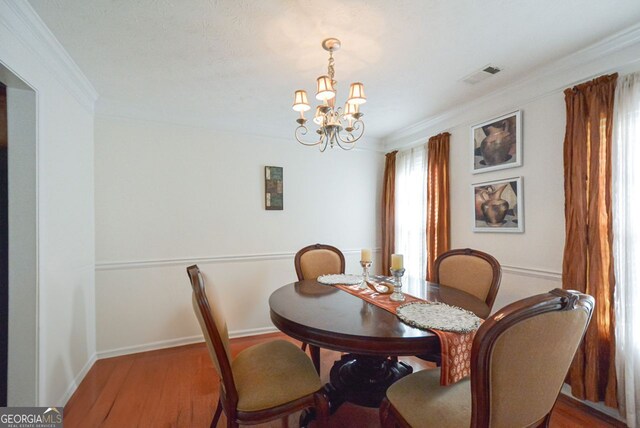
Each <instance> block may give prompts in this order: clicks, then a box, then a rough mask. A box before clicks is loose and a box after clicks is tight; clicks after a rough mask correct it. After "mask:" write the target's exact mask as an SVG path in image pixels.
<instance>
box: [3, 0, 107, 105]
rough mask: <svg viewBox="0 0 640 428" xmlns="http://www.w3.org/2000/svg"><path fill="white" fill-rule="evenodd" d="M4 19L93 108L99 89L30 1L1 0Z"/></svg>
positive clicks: (66, 87)
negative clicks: (96, 88)
mask: <svg viewBox="0 0 640 428" xmlns="http://www.w3.org/2000/svg"><path fill="white" fill-rule="evenodd" d="M0 7H1V9H0V10H1V11H2V13H0V22H1V23H2V24H4V25H5V26H6V27H7V28H9V30H10V31H11V33H12V34H13V35H14V36H16V37H17V38H19V39H20V40H21V41H22V42H23V44H24V45H25V46H26V47H27V48H28V49H30V50H31V51H32V52H33V53H34V54H35V55H36V57H37V58H38V59H39V60H40V61H41V63H42V65H43V66H44V67H46V68H47V71H49V72H50V73H51V75H52V76H53V77H55V79H56V80H57V81H58V82H60V84H61V85H62V86H63V87H64V88H65V89H66V90H67V91H68V92H69V93H70V94H72V95H73V96H74V98H76V100H78V102H79V103H80V104H81V105H82V106H83V107H84V108H85V109H86V110H88V111H89V112H91V113H93V112H94V106H95V102H96V100H97V99H98V93H97V92H96V90H95V88H94V87H93V85H92V84H91V82H90V81H89V79H87V77H86V76H85V75H84V73H83V72H82V70H80V67H78V65H77V64H76V63H75V62H74V61H73V59H72V58H71V56H69V53H68V52H67V51H66V50H65V49H64V47H63V46H62V44H60V42H59V41H58V39H56V37H55V36H54V35H53V33H52V32H51V30H49V28H48V27H47V26H46V24H45V23H44V22H43V21H42V19H41V18H40V16H38V14H37V13H36V11H35V10H34V9H33V8H32V7H31V5H30V4H29V3H28V2H27V1H11V0H0Z"/></svg>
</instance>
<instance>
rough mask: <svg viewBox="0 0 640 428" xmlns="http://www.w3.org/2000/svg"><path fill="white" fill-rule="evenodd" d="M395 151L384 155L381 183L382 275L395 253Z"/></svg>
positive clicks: (385, 273)
mask: <svg viewBox="0 0 640 428" xmlns="http://www.w3.org/2000/svg"><path fill="white" fill-rule="evenodd" d="M397 153H398V152H397V151H393V152H391V153H387V154H386V159H385V164H384V177H383V181H382V219H381V223H382V263H381V269H382V272H381V273H382V274H383V275H388V274H389V268H390V267H391V254H393V252H394V251H395V246H394V245H395V240H396V238H395V223H396V214H395V207H396V202H395V199H396V196H395V194H396V154H397Z"/></svg>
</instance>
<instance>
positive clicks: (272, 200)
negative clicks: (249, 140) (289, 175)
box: [264, 166, 284, 211]
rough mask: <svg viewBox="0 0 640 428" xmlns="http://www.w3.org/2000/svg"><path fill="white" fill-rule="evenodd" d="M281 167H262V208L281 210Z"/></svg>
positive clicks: (282, 207) (282, 205) (282, 204)
mask: <svg viewBox="0 0 640 428" xmlns="http://www.w3.org/2000/svg"><path fill="white" fill-rule="evenodd" d="M282 184H283V179H282V167H281V166H265V167H264V208H265V209H266V210H279V211H281V210H283V209H284V203H283V192H282Z"/></svg>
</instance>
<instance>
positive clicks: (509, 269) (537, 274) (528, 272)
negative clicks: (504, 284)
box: [502, 265, 562, 281]
mask: <svg viewBox="0 0 640 428" xmlns="http://www.w3.org/2000/svg"><path fill="white" fill-rule="evenodd" d="M502 273H507V274H511V275H518V276H528V277H531V278H540V279H547V280H550V281H562V272H554V271H551V270H545V269H538V268H525V267H520V266H508V265H502Z"/></svg>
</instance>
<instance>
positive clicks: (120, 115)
mask: <svg viewBox="0 0 640 428" xmlns="http://www.w3.org/2000/svg"><path fill="white" fill-rule="evenodd" d="M117 106H121V108H117ZM96 117H98V118H105V119H113V120H124V121H132V122H147V123H156V124H160V125H172V126H179V127H184V128H189V129H201V130H204V131H211V132H216V133H220V134H223V135H230V136H232V135H235V136H237V135H243V136H246V137H252V138H270V139H274V140H281V141H283V142H286V143H291V142H292V141H294V139H293V138H288V137H284V136H282V133H281V132H277V131H275V130H273V132H272V133H269V132H264V133H256V132H247V131H233V130H229V129H220V128H217V127H216V126H215V125H213V124H207V122H206V121H204V120H198V119H194V118H186V117H182V116H171V117H170V118H163V117H161V115H155V114H153V113H148V112H142V111H139V110H137V109H136V108H135V107H131V106H128V105H127V104H126V103H120V102H118V101H113V100H109V99H106V98H104V97H100V98H99V99H98V102H97V103H96ZM268 131H271V130H268ZM363 140H364V141H362V142H359V144H358V145H356V147H354V148H353V149H352V150H351V151H354V152H375V153H385V147H384V144H383V142H382V140H381V139H379V138H374V137H368V136H364V137H363ZM294 142H295V141H294ZM296 144H298V143H296ZM298 145H299V144H298ZM300 146H301V145H300ZM301 147H302V146H301ZM308 149H309V148H308Z"/></svg>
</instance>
